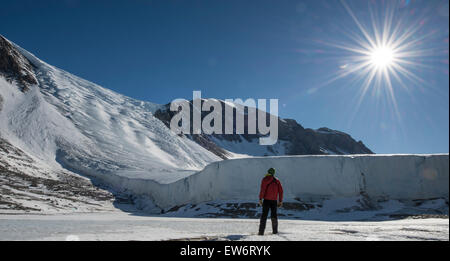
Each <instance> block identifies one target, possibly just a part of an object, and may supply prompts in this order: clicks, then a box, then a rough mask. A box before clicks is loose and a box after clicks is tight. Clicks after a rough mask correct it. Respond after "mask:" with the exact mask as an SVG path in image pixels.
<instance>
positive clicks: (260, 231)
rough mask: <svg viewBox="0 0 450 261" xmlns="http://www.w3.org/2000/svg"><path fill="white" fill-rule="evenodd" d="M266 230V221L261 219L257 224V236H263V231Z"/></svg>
mask: <svg viewBox="0 0 450 261" xmlns="http://www.w3.org/2000/svg"><path fill="white" fill-rule="evenodd" d="M265 229H266V220H264V219H261V221H260V223H259V232H258V235H260V236H263V235H264V230H265Z"/></svg>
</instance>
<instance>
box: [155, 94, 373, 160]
mask: <svg viewBox="0 0 450 261" xmlns="http://www.w3.org/2000/svg"><path fill="white" fill-rule="evenodd" d="M207 100H208V99H202V104H203V103H204V102H205V101H207ZM214 100H216V99H214ZM218 101H219V102H220V104H221V105H222V108H223V109H222V133H225V121H230V122H233V130H234V132H235V131H236V121H235V120H234V119H227V118H226V117H225V113H224V112H225V111H226V110H227V109H226V107H228V108H230V107H231V108H230V109H229V111H233V115H236V113H238V110H236V106H235V104H232V103H229V102H224V101H221V100H218ZM190 106H191V108H192V101H190ZM169 108H170V104H166V105H164V106H163V107H160V108H158V109H157V110H156V112H155V113H154V115H155V117H157V118H158V119H160V120H161V121H162V122H164V124H165V125H166V126H167V127H168V128H169V126H170V120H171V119H172V117H173V115H174V114H175V112H172V111H170V110H169ZM191 110H192V109H191ZM247 111H248V107H247V106H244V108H243V113H244V118H245V119H247V116H246V113H247ZM256 111H257V115H258V114H259V113H263V112H261V111H260V110H256ZM207 114H208V112H203V113H202V117H201V118H202V119H203V118H204V117H205V116H206V115H207ZM192 118H193V117H191V124H190V126H191V132H192V125H193V124H192ZM266 119H269V116H268V115H267V116H266ZM277 119H278V141H277V143H275V144H274V145H270V146H261V145H259V138H260V137H262V135H260V134H233V135H225V134H212V135H207V134H200V135H187V137H189V138H190V139H192V140H194V141H195V142H197V143H198V144H200V145H201V146H203V147H204V148H206V149H208V150H210V151H212V152H214V153H215V154H216V155H218V156H219V157H221V158H223V159H227V158H234V157H245V156H281V155H330V154H334V155H344V154H373V152H372V151H371V150H370V149H369V148H367V147H366V146H365V145H364V144H363V143H362V142H361V141H358V142H357V141H355V140H354V139H353V138H352V137H351V136H350V135H348V134H346V133H344V132H340V131H336V130H331V129H328V128H320V129H318V130H313V129H305V128H303V126H301V125H300V124H298V123H297V122H296V121H295V120H292V119H282V118H277ZM256 122H258V120H256ZM256 125H257V123H256ZM245 130H247V120H245Z"/></svg>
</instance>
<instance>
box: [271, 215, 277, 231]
mask: <svg viewBox="0 0 450 261" xmlns="http://www.w3.org/2000/svg"><path fill="white" fill-rule="evenodd" d="M272 232H273V233H274V234H278V219H277V218H272Z"/></svg>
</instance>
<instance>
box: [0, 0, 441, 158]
mask: <svg viewBox="0 0 450 261" xmlns="http://www.w3.org/2000/svg"><path fill="white" fill-rule="evenodd" d="M386 2H387V1H377V0H371V1H359V0H356V1H351V0H347V1H345V2H341V1H334V0H324V1H321V0H317V1H315V0H314V1H313V0H306V1H288V0H285V1H265V0H262V1H254V0H252V1H250V0H249V1H244V0H242V1H241V0H239V1H238V0H231V1H146V0H130V1H77V0H66V1H32V0H29V1H23V0H18V1H8V2H3V3H2V10H1V16H0V34H2V35H4V36H5V37H6V38H8V39H10V40H11V41H13V42H15V43H17V44H19V45H20V46H22V47H23V48H25V49H27V50H29V51H30V52H32V53H34V54H35V55H37V56H38V57H39V58H41V59H42V60H44V61H46V62H48V63H50V64H52V65H55V66H57V67H59V68H62V69H64V70H66V71H69V72H71V73H73V74H75V75H78V76H80V77H82V78H85V79H87V80H90V81H92V82H95V83H97V84H100V85H102V86H104V87H106V88H109V89H112V90H114V91H117V92H119V93H122V94H125V95H127V96H130V97H133V98H136V99H140V100H146V101H151V102H156V103H168V102H170V101H171V100H173V99H175V98H190V97H191V96H192V91H193V90H201V91H202V94H203V97H215V98H221V99H225V98H267V99H269V98H278V99H279V104H280V107H279V112H280V116H281V117H283V118H293V119H295V120H297V121H298V122H299V123H300V124H302V125H303V126H304V127H307V128H319V127H323V126H326V127H329V128H332V129H338V130H341V131H344V132H347V133H349V134H350V135H352V136H353V137H354V138H355V139H357V140H362V141H363V142H364V143H365V144H366V145H367V146H368V147H369V148H370V149H372V150H373V151H374V152H376V153H440V152H448V151H449V87H448V86H449V74H448V71H449V67H448V60H449V58H448V35H449V32H448V31H449V27H448V23H449V17H448V0H422V1H418V0H416V1H414V0H400V1H398V2H396V4H395V5H394V4H392V5H390V4H389V5H388V4H386ZM391 2H392V1H391ZM349 10H350V11H351V13H352V14H354V16H355V17H357V19H358V21H359V22H360V24H361V25H362V26H363V27H364V28H367V31H368V32H369V33H374V29H373V28H374V27H373V26H372V24H373V21H383V19H384V17H386V14H387V12H388V11H392V12H393V13H394V18H395V19H394V20H396V21H395V22H399V23H400V26H399V32H403V33H404V32H408V31H411V32H413V33H411V35H410V36H409V38H408V39H407V41H406V43H408V42H410V43H411V44H410V45H408V48H406V49H405V50H406V52H407V53H408V54H410V57H406V60H407V61H408V62H409V64H408V66H405V68H407V70H408V72H410V74H409V76H404V75H400V77H399V78H400V81H401V82H402V83H403V84H400V82H399V81H392V86H391V90H392V93H393V94H394V96H395V98H394V99H393V98H392V97H391V96H390V92H389V89H388V88H387V87H386V84H385V83H383V80H381V84H380V85H377V86H378V87H375V83H374V84H372V85H373V86H372V85H370V86H369V87H368V89H367V91H366V92H365V95H361V93H363V89H364V88H363V86H364V80H365V79H366V78H367V75H363V74H361V73H360V72H359V71H355V72H353V73H350V74H348V75H345V74H346V70H350V69H349V68H355V59H354V55H355V53H353V52H351V51H349V50H346V49H342V48H341V47H342V46H344V47H346V46H347V47H350V46H355V44H356V45H357V43H355V40H354V38H352V37H351V36H356V37H357V38H358V39H363V38H364V35H363V33H362V31H361V30H360V29H359V28H358V26H357V23H356V22H355V20H354V19H353V18H352V16H351V15H350V12H349ZM370 14H375V16H374V17H375V18H374V20H372V19H371V16H370ZM377 18H379V19H377ZM378 25H379V24H378ZM375 28H378V29H380V31H383V27H382V26H381V27H380V26H375ZM399 35H400V33H399ZM338 44H339V46H341V47H339V46H337V45H338ZM408 49H409V50H408ZM352 66H353V67H352ZM336 75H338V76H339V75H341V76H343V75H345V77H340V78H339V79H336V80H333V81H330V79H332V78H333V76H336ZM411 75H412V76H411ZM419 79H420V80H419ZM359 100H360V103H358V101H359ZM394 101H395V103H396V107H395V106H394V105H393V104H394ZM358 104H359V105H358ZM395 108H396V109H395Z"/></svg>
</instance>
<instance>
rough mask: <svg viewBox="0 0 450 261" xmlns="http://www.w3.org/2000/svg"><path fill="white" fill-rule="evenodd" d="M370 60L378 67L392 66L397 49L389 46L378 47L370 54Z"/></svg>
mask: <svg viewBox="0 0 450 261" xmlns="http://www.w3.org/2000/svg"><path fill="white" fill-rule="evenodd" d="M368 58H369V61H370V63H371V64H372V66H374V67H375V68H377V69H385V68H387V67H390V66H391V65H392V64H393V62H394V60H395V59H394V58H395V51H394V50H393V49H392V48H391V47H389V46H380V47H376V48H374V49H373V50H371V52H370V53H369V55H368Z"/></svg>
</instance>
